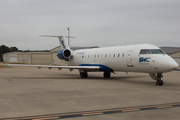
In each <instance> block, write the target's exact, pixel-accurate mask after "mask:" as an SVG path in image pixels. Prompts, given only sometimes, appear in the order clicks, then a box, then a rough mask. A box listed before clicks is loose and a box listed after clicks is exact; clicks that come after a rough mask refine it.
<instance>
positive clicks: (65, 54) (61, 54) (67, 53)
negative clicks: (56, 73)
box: [41, 35, 74, 60]
mask: <svg viewBox="0 0 180 120" xmlns="http://www.w3.org/2000/svg"><path fill="white" fill-rule="evenodd" d="M41 36H42V37H57V38H59V43H60V48H61V49H60V50H59V51H58V53H57V56H58V58H59V59H61V60H68V59H69V58H70V57H71V50H70V47H69V45H68V42H67V40H66V39H65V37H66V38H68V36H64V35H62V36H46V35H41ZM70 38H74V37H70Z"/></svg>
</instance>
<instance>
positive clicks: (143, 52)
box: [139, 49, 166, 54]
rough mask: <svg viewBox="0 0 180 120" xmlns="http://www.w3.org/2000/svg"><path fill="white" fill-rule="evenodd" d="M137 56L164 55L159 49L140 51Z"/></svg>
mask: <svg viewBox="0 0 180 120" xmlns="http://www.w3.org/2000/svg"><path fill="white" fill-rule="evenodd" d="M139 54H166V53H165V52H164V51H162V50H161V49H141V51H140V53H139Z"/></svg>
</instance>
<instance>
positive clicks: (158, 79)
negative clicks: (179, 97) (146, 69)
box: [149, 73, 164, 86]
mask: <svg viewBox="0 0 180 120" xmlns="http://www.w3.org/2000/svg"><path fill="white" fill-rule="evenodd" d="M149 75H150V77H151V78H152V79H154V80H156V85H159V86H162V85H163V83H164V82H163V80H162V77H163V75H162V73H149Z"/></svg>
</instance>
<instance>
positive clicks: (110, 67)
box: [6, 35, 179, 86]
mask: <svg viewBox="0 0 180 120" xmlns="http://www.w3.org/2000/svg"><path fill="white" fill-rule="evenodd" d="M46 37H57V38H59V42H60V46H61V50H59V51H58V53H57V56H58V58H59V59H61V60H66V61H68V62H69V66H52V65H19V64H6V65H7V66H33V67H38V68H42V67H47V68H49V69H51V68H58V69H59V70H61V69H62V68H67V69H70V71H72V70H73V69H78V70H79V73H80V77H81V78H87V77H88V72H96V71H101V72H104V74H103V76H104V78H110V76H111V73H114V72H115V71H121V72H141V73H149V75H150V77H151V78H152V79H154V80H156V85H160V86H161V85H163V80H162V77H163V75H162V73H165V72H170V71H173V70H174V69H176V68H178V67H179V66H178V64H177V63H176V62H175V61H174V59H172V58H171V57H170V56H168V55H167V54H166V53H165V52H163V51H162V50H161V49H160V48H159V47H156V46H154V45H150V44H139V45H127V46H115V47H104V48H94V49H81V50H75V51H72V50H71V49H70V47H69V46H68V44H67V41H66V39H65V36H64V35H62V36H46Z"/></svg>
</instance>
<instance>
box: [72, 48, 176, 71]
mask: <svg viewBox="0 0 180 120" xmlns="http://www.w3.org/2000/svg"><path fill="white" fill-rule="evenodd" d="M142 49H149V50H151V49H160V48H158V47H156V46H154V45H149V44H140V45H127V46H116V47H104V48H94V49H83V50H76V51H72V57H71V58H70V59H69V65H70V66H79V65H85V66H86V65H103V66H106V67H108V68H110V69H112V70H113V71H124V72H144V73H163V72H169V71H172V70H173V69H175V68H177V67H178V65H177V63H176V62H175V61H174V60H173V59H172V58H171V57H170V56H168V55H167V54H140V51H141V50H142Z"/></svg>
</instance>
